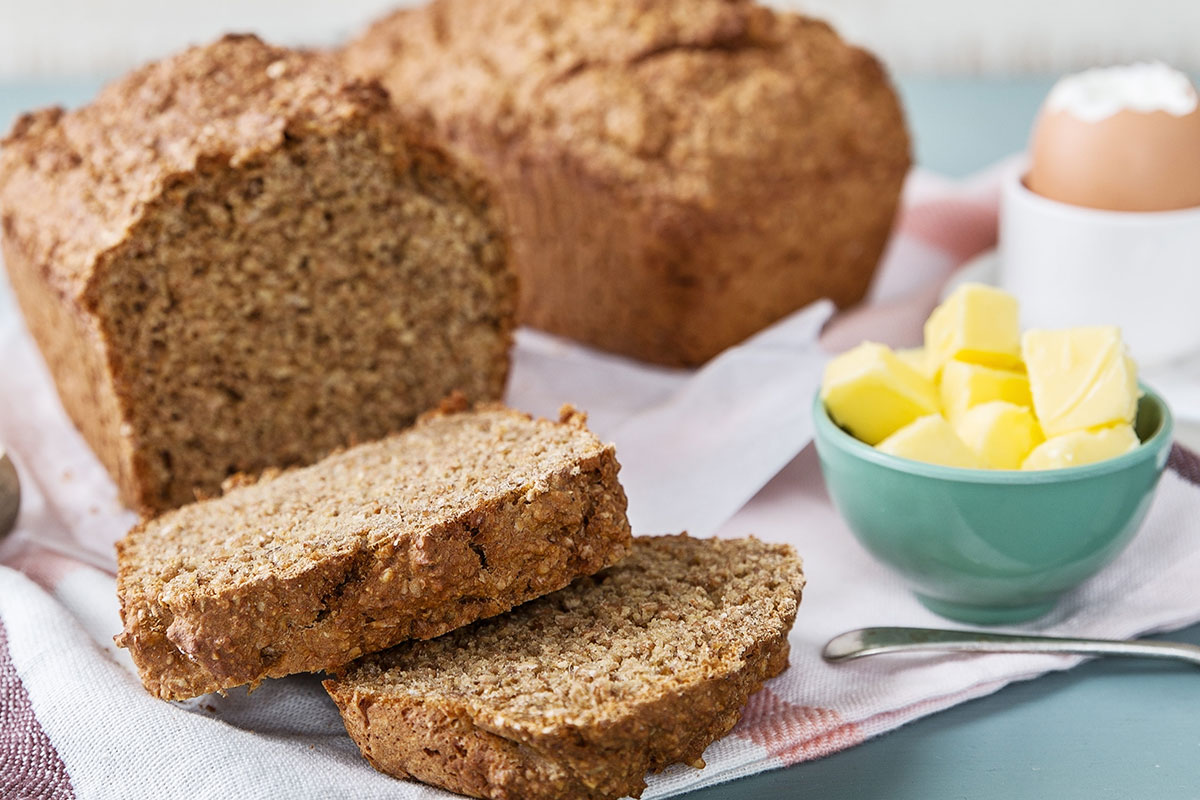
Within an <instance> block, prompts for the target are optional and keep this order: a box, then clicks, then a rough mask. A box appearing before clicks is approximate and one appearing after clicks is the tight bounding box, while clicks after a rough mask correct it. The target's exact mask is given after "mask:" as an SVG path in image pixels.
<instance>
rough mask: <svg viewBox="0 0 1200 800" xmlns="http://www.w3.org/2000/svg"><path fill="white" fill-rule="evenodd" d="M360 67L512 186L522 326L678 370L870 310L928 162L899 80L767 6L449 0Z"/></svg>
mask: <svg viewBox="0 0 1200 800" xmlns="http://www.w3.org/2000/svg"><path fill="white" fill-rule="evenodd" d="M343 60H344V62H345V63H346V65H347V66H348V67H349V69H350V70H351V71H353V72H355V73H357V74H359V75H364V76H370V77H378V78H379V79H381V80H382V81H383V83H384V85H385V86H386V87H387V88H388V90H389V91H390V92H391V93H392V96H393V97H394V98H395V99H396V101H397V106H398V108H399V109H400V110H401V113H403V114H405V115H406V116H408V117H410V118H412V119H414V120H416V121H418V122H420V123H421V124H423V125H426V126H427V127H429V128H430V129H431V130H432V131H434V133H435V135H436V136H437V137H439V138H440V140H442V141H444V142H445V143H446V144H447V145H448V146H449V147H450V148H452V149H454V150H457V151H458V152H460V153H463V154H467V155H469V156H471V157H474V158H476V159H478V160H479V162H480V163H482V164H483V165H485V166H486V168H487V169H488V171H489V174H490V175H491V176H493V177H494V179H495V181H496V185H497V188H498V190H499V192H500V195H501V199H502V202H503V205H504V206H505V209H506V211H507V212H508V215H509V218H510V219H511V221H512V223H513V228H514V234H513V251H514V265H515V266H516V268H517V272H518V274H519V276H520V278H521V282H520V286H521V289H520V302H519V311H518V319H519V320H520V321H521V322H523V323H526V324H530V325H533V326H536V327H539V328H543V329H545V330H548V331H552V332H554V333H558V334H562V335H565V336H569V337H573V338H575V339H578V340H580V341H583V342H587V343H589V344H592V345H595V346H598V347H601V348H604V349H608V350H612V351H615V352H618V353H624V354H627V355H631V356H634V357H637V358H641V359H646V360H649V361H655V362H660V363H664V364H676V365H679V364H682V365H688V364H698V363H700V362H703V361H705V360H707V359H708V358H710V357H711V356H713V355H715V354H716V353H718V352H720V351H721V350H723V349H724V348H726V347H728V346H730V345H732V344H735V343H736V342H738V341H740V340H742V339H744V338H745V337H747V336H748V335H750V334H752V333H754V332H755V331H757V330H759V329H761V328H763V327H765V326H766V325H768V324H770V323H771V322H773V321H775V320H777V319H779V318H780V317H782V316H784V315H786V314H788V313H789V312H791V311H793V310H795V309H797V308H800V307H802V306H804V305H806V304H807V303H809V302H811V301H813V300H816V299H818V298H821V297H829V298H832V299H833V300H834V301H836V302H837V303H838V304H839V305H841V306H846V305H849V304H852V303H855V302H857V301H858V300H859V299H860V298H862V296H863V294H864V292H865V291H866V289H867V286H868V283H869V281H870V279H871V277H872V274H873V272H874V270H875V267H876V265H877V262H878V260H879V257H880V253H881V251H882V250H883V247H884V243H885V241H886V239H887V237H888V232H889V230H890V227H891V224H892V219H893V216H894V213H895V210H896V205H897V201H898V198H899V194H900V188H901V184H902V182H903V180H904V177H905V174H906V172H907V169H908V166H909V141H908V135H907V133H906V130H905V125H904V119H903V115H902V113H901V110H900V106H899V103H898V101H897V98H896V95H895V93H894V92H893V90H892V87H891V86H890V85H889V82H888V79H887V77H886V75H885V74H884V71H883V70H882V68H881V67H880V65H879V63H878V62H877V61H876V60H875V59H874V58H873V57H872V56H871V55H869V54H868V53H866V52H864V51H863V50H860V49H858V48H856V47H851V46H849V45H847V44H846V43H844V42H843V41H842V40H841V39H840V38H839V37H838V36H837V34H835V33H834V32H833V31H832V30H831V29H830V28H829V27H828V26H827V25H825V24H824V23H822V22H818V21H816V20H812V19H808V18H805V17H801V16H797V15H795V14H787V13H777V12H774V11H771V10H769V9H767V8H765V7H762V6H758V5H756V4H754V3H753V2H750V1H749V0H433V2H431V3H429V4H428V5H426V6H424V7H422V8H418V9H414V10H401V11H397V12H396V13H394V14H392V15H391V16H389V17H387V18H385V19H383V20H381V21H379V22H378V23H376V24H375V25H374V26H373V27H371V28H370V29H369V30H368V31H367V32H366V33H365V34H364V35H363V36H362V37H361V38H360V39H359V40H357V41H355V42H353V43H351V44H350V45H349V47H347V48H346V49H345V51H344V54H343Z"/></svg>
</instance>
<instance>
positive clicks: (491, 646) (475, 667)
mask: <svg viewBox="0 0 1200 800" xmlns="http://www.w3.org/2000/svg"><path fill="white" fill-rule="evenodd" d="M803 586H804V576H803V573H802V571H801V563H800V560H799V559H798V558H797V557H796V555H795V554H794V552H793V551H792V549H791V548H790V547H786V546H782V545H770V544H764V543H762V542H760V541H758V540H756V539H740V540H718V539H692V538H689V537H687V536H686V535H683V536H663V537H638V538H635V539H634V543H633V552H632V554H631V555H630V556H629V557H628V558H626V559H625V560H624V561H622V562H621V563H620V564H619V565H617V566H615V567H612V568H611V569H608V570H605V571H603V572H601V573H599V574H597V575H594V576H592V577H588V578H581V579H579V580H577V581H576V582H575V583H573V584H571V586H569V587H567V588H565V589H563V590H561V591H558V592H555V593H554V594H551V595H548V596H546V597H543V598H541V599H539V600H535V601H533V602H531V603H527V604H525V605H523V606H521V607H519V608H517V609H515V610H513V611H512V612H510V613H508V614H505V615H502V616H498V617H494V618H493V619H489V620H485V621H482V622H478V623H476V624H474V625H471V626H468V627H465V628H461V629H459V630H456V631H454V632H452V633H449V634H447V635H445V636H442V637H439V638H437V639H433V640H431V641H425V642H410V643H406V644H404V645H401V646H399V647H395V648H393V649H391V650H388V651H385V652H383V653H378V654H376V655H373V656H368V657H366V658H364V659H362V660H360V661H357V662H355V663H354V664H352V665H350V667H348V668H347V669H346V671H345V673H344V674H343V675H341V676H340V677H338V678H336V679H334V680H329V681H326V682H325V688H326V689H327V690H328V691H329V694H330V695H331V696H332V697H333V699H334V701H335V702H336V703H337V705H338V707H339V709H340V710H341V713H342V718H343V720H344V721H345V723H346V729H347V730H348V731H349V732H350V735H351V737H353V739H354V741H355V742H357V743H358V746H359V747H360V748H361V750H362V752H363V755H364V756H366V758H367V760H369V761H370V762H371V763H372V764H373V765H374V766H375V767H376V768H377V769H379V770H381V771H383V772H386V773H389V774H391V775H396V776H398V777H408V776H411V777H414V778H416V779H418V780H421V781H425V782H427V783H432V784H436V785H438V786H442V787H445V788H447V789H450V790H451V791H455V792H460V793H462V794H468V795H473V796H475V797H484V798H497V799H499V798H523V799H524V800H537V799H538V798H547V799H549V798H562V797H571V798H589V799H591V800H599V799H600V798H617V797H623V796H625V795H634V796H637V795H640V794H641V791H642V789H643V788H644V787H645V785H646V784H645V774H646V772H647V771H658V770H661V769H663V768H664V767H666V766H668V765H670V764H673V763H676V762H684V763H689V764H693V765H702V764H701V761H700V757H701V754H702V753H703V752H704V749H705V747H707V746H708V745H709V743H711V742H712V741H714V740H716V739H718V738H720V737H721V736H723V735H725V734H726V733H728V732H729V730H730V729H732V728H733V726H734V724H735V723H736V722H737V721H738V718H739V716H740V714H741V708H742V706H743V704H744V703H745V702H746V699H747V698H748V697H749V696H750V695H751V694H753V693H754V692H756V691H757V690H758V689H759V688H760V687H761V686H762V684H763V681H765V680H766V679H768V678H771V677H773V676H775V675H777V674H778V673H780V672H782V671H783V670H784V668H785V667H786V666H787V657H788V641H787V635H788V631H789V630H790V628H791V626H792V621H793V620H794V619H795V616H796V609H797V606H798V605H799V603H800V594H801V590H802V588H803Z"/></svg>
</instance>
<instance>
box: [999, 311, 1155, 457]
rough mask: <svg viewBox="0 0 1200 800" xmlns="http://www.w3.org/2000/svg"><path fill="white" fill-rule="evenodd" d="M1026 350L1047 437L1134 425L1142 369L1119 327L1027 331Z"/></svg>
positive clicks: (1035, 401) (1023, 343) (1023, 344)
mask: <svg viewBox="0 0 1200 800" xmlns="http://www.w3.org/2000/svg"><path fill="white" fill-rule="evenodd" d="M1021 352H1022V354H1023V355H1024V357H1025V368H1026V369H1027V370H1028V371H1029V388H1030V390H1031V392H1032V394H1033V410H1034V412H1035V413H1036V414H1037V418H1038V421H1039V422H1040V423H1041V425H1042V430H1043V431H1044V432H1045V434H1046V436H1047V437H1053V436H1058V435H1059V434H1063V433H1070V432H1071V431H1079V430H1084V429H1086V428H1099V427H1105V426H1108V425H1115V424H1117V423H1121V422H1124V423H1132V422H1133V418H1134V415H1135V414H1136V413H1137V399H1138V386H1137V367H1136V365H1134V363H1133V359H1131V358H1130V357H1129V354H1128V352H1127V351H1126V349H1125V344H1124V343H1123V342H1122V341H1121V331H1120V330H1119V329H1118V328H1116V327H1114V326H1111V325H1107V326H1096V327H1084V328H1067V329H1065V330H1055V331H1047V330H1031V331H1026V332H1025V336H1024V338H1023V339H1022V340H1021Z"/></svg>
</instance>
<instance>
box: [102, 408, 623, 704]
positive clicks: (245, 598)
mask: <svg viewBox="0 0 1200 800" xmlns="http://www.w3.org/2000/svg"><path fill="white" fill-rule="evenodd" d="M617 470H618V465H617V461H616V457H615V455H614V453H613V448H612V446H611V445H607V446H606V445H603V444H601V443H600V442H599V441H598V440H597V439H596V437H595V436H593V435H592V434H591V433H590V432H589V431H588V430H587V428H586V427H585V425H584V420H583V417H582V415H581V414H577V413H575V412H573V411H571V410H570V409H569V408H567V409H564V416H563V420H562V421H561V422H558V423H554V422H549V421H546V420H532V419H530V418H529V417H527V416H525V415H523V414H519V413H517V412H515V411H510V410H507V409H503V408H499V407H489V408H482V409H478V410H475V411H457V412H453V411H446V412H439V413H436V414H431V415H429V416H427V417H425V418H423V419H422V420H421V421H420V422H418V424H417V425H416V426H415V427H413V428H410V429H408V430H406V431H404V432H403V433H400V434H396V435H394V436H391V437H388V438H385V439H382V440H380V441H377V442H372V443H369V444H364V445H359V446H357V447H354V448H351V449H349V450H345V451H342V452H340V453H335V454H333V455H331V456H328V457H327V458H325V459H323V460H321V461H319V462H317V463H316V464H313V465H311V466H308V467H299V468H295V469H292V470H288V471H285V472H283V473H281V474H279V475H277V476H270V475H268V476H265V477H264V478H263V479H262V480H260V481H258V482H257V483H253V484H251V485H243V486H238V487H234V488H231V489H230V490H229V491H228V492H226V494H225V495H224V496H222V497H219V498H215V499H211V500H205V501H201V502H198V503H192V504H190V505H187V506H184V507H182V508H179V509H176V510H174V511H170V512H167V513H166V514H163V515H161V516H159V517H158V518H156V519H154V520H150V521H148V522H143V523H141V524H140V525H138V526H136V527H135V528H134V529H133V530H132V531H131V532H130V533H129V534H128V535H127V536H126V537H125V538H124V540H122V541H121V542H119V543H118V545H117V562H118V573H117V594H118V597H119V598H120V601H121V619H122V621H123V623H124V631H123V632H122V633H121V634H120V635H119V636H118V637H117V644H118V645H120V646H121V647H127V648H129V652H130V654H131V655H132V656H133V660H134V663H135V664H136V665H137V668H138V671H139V672H140V673H141V677H142V681H143V683H144V684H145V685H146V688H147V689H148V690H149V691H150V692H151V693H153V694H155V695H158V696H159V697H162V698H165V699H183V698H187V697H193V696H196V695H199V694H203V693H205V692H211V691H216V690H221V689H227V688H229V687H233V686H239V685H241V684H245V683H250V684H256V683H258V682H259V681H260V680H262V679H263V678H267V677H280V676H283V675H288V674H290V673H294V672H306V671H315V670H323V669H332V668H335V667H339V666H341V665H343V664H345V663H347V662H348V661H350V660H352V659H354V658H357V657H358V656H361V655H363V654H364V653H370V652H373V651H376V650H380V649H383V648H385V647H389V646H391V645H394V644H396V643H397V642H401V641H404V640H406V639H409V638H419V639H424V638H429V637H433V636H438V635H440V634H442V633H445V632H446V631H449V630H451V629H453V628H456V627H458V626H460V625H465V624H467V623H469V622H472V621H474V620H477V619H480V618H482V617H487V616H490V615H493V614H498V613H500V612H502V611H507V610H508V609H509V608H511V607H513V606H514V605H517V604H518V603H522V602H525V601H527V600H530V599H532V598H535V597H539V596H541V595H543V594H546V593H548V592H551V591H554V590H556V589H559V588H561V587H563V586H565V585H566V584H567V583H569V582H570V581H571V580H572V579H574V578H576V577H578V576H580V575H589V574H591V573H593V572H596V571H597V570H599V569H602V568H603V567H606V566H608V565H609V564H612V563H614V562H616V561H617V560H618V559H620V558H621V557H622V556H624V555H625V553H626V552H628V549H629V539H630V534H629V523H628V522H627V520H626V518H625V494H624V492H623V491H622V489H621V485H620V484H619V483H618V482H617Z"/></svg>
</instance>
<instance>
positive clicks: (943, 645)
mask: <svg viewBox="0 0 1200 800" xmlns="http://www.w3.org/2000/svg"><path fill="white" fill-rule="evenodd" d="M934 651H936V652H954V653H1061V654H1070V655H1081V656H1140V657H1145V658H1174V659H1180V660H1183V661H1188V662H1191V663H1192V664H1197V665H1200V647H1197V646H1196V645H1192V644H1184V643H1181V642H1159V641H1150V640H1145V639H1133V640H1124V641H1122V640H1116V639H1067V638H1060V637H1055V636H1027V635H1020V634H1009V633H990V632H986V631H955V630H936V629H933V628H860V629H859V630H855V631H850V632H848V633H843V634H841V635H840V636H835V637H834V638H832V639H830V640H829V643H828V644H826V645H825V649H824V650H823V651H822V653H821V655H822V656H824V658H825V660H826V661H832V662H839V661H849V660H850V659H853V658H861V657H862V656H871V655H877V654H881V653H913V652H934Z"/></svg>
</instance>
